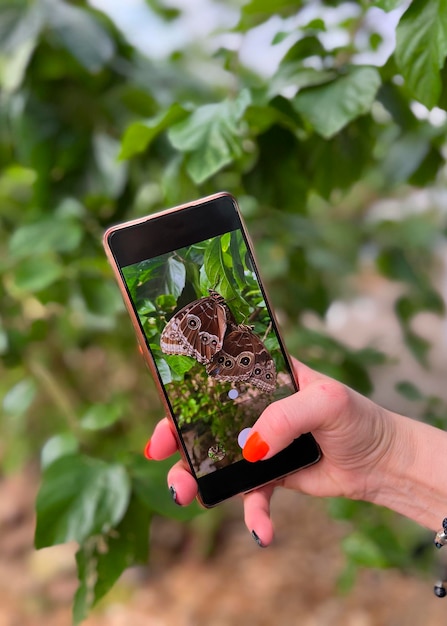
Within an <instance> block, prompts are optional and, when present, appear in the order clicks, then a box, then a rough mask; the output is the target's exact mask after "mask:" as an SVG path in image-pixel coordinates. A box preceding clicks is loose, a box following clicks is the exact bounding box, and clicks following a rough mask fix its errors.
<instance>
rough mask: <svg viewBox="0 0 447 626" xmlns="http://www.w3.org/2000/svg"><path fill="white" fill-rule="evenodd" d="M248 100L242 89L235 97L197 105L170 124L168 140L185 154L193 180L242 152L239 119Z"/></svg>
mask: <svg viewBox="0 0 447 626" xmlns="http://www.w3.org/2000/svg"><path fill="white" fill-rule="evenodd" d="M250 101H251V96H250V92H249V91H248V89H244V90H243V91H241V93H240V94H239V96H238V97H237V98H236V99H235V100H224V101H223V102H220V103H218V104H206V105H204V106H201V107H199V108H197V109H196V110H195V111H194V112H193V113H192V114H191V115H190V116H189V117H187V118H186V119H185V120H183V121H182V122H179V123H178V124H175V125H174V126H172V127H171V128H170V130H169V132H168V137H169V140H170V142H171V143H172V145H173V146H174V148H176V150H179V151H180V152H184V153H186V154H187V155H188V159H187V164H186V167H187V170H188V173H189V175H190V176H191V178H192V179H193V181H194V182H195V183H197V184H200V183H203V182H204V181H205V180H206V179H207V178H210V177H211V176H212V175H213V174H215V173H216V172H218V171H219V170H220V169H222V168H223V167H224V166H225V165H228V164H229V163H231V162H232V161H233V160H234V159H236V158H238V157H240V156H241V155H242V152H243V150H242V128H241V124H240V122H241V119H242V117H243V115H244V113H245V110H246V109H247V107H248V106H249V104H250Z"/></svg>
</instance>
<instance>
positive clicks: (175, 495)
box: [169, 485, 179, 504]
mask: <svg viewBox="0 0 447 626" xmlns="http://www.w3.org/2000/svg"><path fill="white" fill-rule="evenodd" d="M169 491H170V493H171V497H172V499H173V500H174V502H175V504H179V503H178V500H177V492H176V490H175V487H174V486H173V485H170V486H169Z"/></svg>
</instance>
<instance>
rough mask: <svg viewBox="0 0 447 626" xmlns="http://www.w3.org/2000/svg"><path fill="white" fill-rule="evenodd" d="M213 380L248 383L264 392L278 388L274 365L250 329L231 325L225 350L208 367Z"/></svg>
mask: <svg viewBox="0 0 447 626" xmlns="http://www.w3.org/2000/svg"><path fill="white" fill-rule="evenodd" d="M206 371H207V373H208V374H209V375H210V376H214V378H216V379H217V380H221V381H230V382H235V381H247V382H248V383H249V384H251V385H254V386H255V387H258V388H259V389H261V390H262V391H268V392H271V391H274V389H275V387H276V368H275V363H274V361H273V359H272V357H271V355H270V353H269V351H268V350H267V348H266V347H265V346H264V344H263V343H262V341H261V339H260V338H259V337H258V335H256V334H255V333H254V332H253V330H252V329H251V328H250V326H246V325H245V324H239V325H235V324H231V325H230V326H229V331H228V332H227V333H226V335H225V337H224V340H223V346H222V349H221V350H220V351H219V352H216V354H215V355H214V356H213V358H212V359H211V362H210V363H208V365H207V366H206Z"/></svg>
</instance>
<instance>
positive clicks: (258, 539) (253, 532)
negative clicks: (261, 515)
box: [251, 530, 267, 548]
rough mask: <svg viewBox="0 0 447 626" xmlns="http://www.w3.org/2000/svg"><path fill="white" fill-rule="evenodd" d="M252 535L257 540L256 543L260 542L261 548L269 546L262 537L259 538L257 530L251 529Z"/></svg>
mask: <svg viewBox="0 0 447 626" xmlns="http://www.w3.org/2000/svg"><path fill="white" fill-rule="evenodd" d="M251 536H252V537H253V539H254V540H255V541H256V543H257V544H258V546H259V547H260V548H266V547H267V546H265V545H264V544H263V543H262V541H261V539H260V538H259V536H258V535H257V534H256V532H255V531H254V530H252V531H251Z"/></svg>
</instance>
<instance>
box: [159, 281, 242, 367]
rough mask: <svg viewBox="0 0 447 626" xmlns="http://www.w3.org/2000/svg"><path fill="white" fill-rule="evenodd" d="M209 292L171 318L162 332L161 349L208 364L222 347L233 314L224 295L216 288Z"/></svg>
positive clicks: (166, 352)
mask: <svg viewBox="0 0 447 626" xmlns="http://www.w3.org/2000/svg"><path fill="white" fill-rule="evenodd" d="M209 292H210V295H209V296H206V297H204V298H200V299H199V300H194V301H193V302H190V303H189V304H187V305H186V306H185V307H183V308H182V309H180V311H178V312H177V313H176V314H175V315H174V316H173V317H171V319H170V320H169V322H168V323H167V324H166V326H165V327H164V329H163V332H162V333H161V337H160V347H161V349H162V352H164V353H165V354H182V355H185V356H192V357H194V358H195V359H196V360H197V361H198V362H199V363H209V362H210V361H211V359H212V358H213V356H214V355H215V354H216V352H219V350H221V349H222V344H223V339H224V336H225V332H226V330H227V323H228V322H229V321H231V322H232V321H233V316H232V314H231V312H230V309H229V308H228V306H227V305H226V303H225V300H224V298H223V297H222V296H221V295H220V294H219V293H217V291H213V290H212V289H210V290H209Z"/></svg>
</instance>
